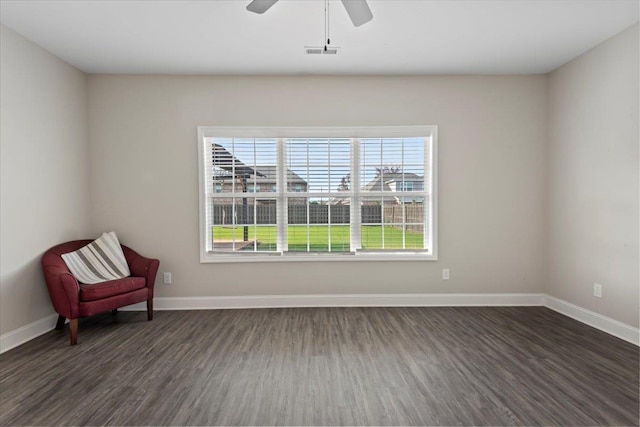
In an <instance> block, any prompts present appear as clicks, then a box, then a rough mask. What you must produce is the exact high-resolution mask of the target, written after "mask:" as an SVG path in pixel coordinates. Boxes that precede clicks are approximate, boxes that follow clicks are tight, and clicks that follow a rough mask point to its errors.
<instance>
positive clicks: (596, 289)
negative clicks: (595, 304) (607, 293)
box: [593, 283, 602, 298]
mask: <svg viewBox="0 0 640 427" xmlns="http://www.w3.org/2000/svg"><path fill="white" fill-rule="evenodd" d="M593 296H594V297H598V298H602V285H601V284H599V283H594V284H593Z"/></svg>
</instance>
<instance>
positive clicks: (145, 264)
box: [129, 255, 160, 286]
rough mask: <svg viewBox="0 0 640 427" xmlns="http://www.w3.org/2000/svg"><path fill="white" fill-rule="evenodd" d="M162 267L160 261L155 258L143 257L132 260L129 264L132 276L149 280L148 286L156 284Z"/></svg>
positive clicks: (139, 256)
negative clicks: (159, 268)
mask: <svg viewBox="0 0 640 427" xmlns="http://www.w3.org/2000/svg"><path fill="white" fill-rule="evenodd" d="M158 267H160V260H157V259H153V258H146V257H143V256H142V255H138V256H137V257H135V258H133V259H132V260H131V264H129V270H131V275H132V276H138V277H145V278H147V280H149V283H147V286H153V285H154V284H155V278H156V273H157V272H158Z"/></svg>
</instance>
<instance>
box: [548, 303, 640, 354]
mask: <svg viewBox="0 0 640 427" xmlns="http://www.w3.org/2000/svg"><path fill="white" fill-rule="evenodd" d="M544 305H545V307H547V308H550V309H551V310H554V311H557V312H558V313H561V314H564V315H565V316H567V317H571V318H572V319H575V320H578V321H580V322H582V323H586V324H587V325H589V326H592V327H594V328H596V329H600V330H601V331H604V332H606V333H608V334H611V335H613V336H615V337H618V338H620V339H623V340H625V341H628V342H630V343H632V344H635V345H640V329H638V328H634V327H633V326H630V325H627V324H626V323H622V322H618V321H617V320H614V319H612V318H610V317H607V316H603V315H602V314H598V313H596V312H594V311H591V310H587V309H586V308H582V307H579V306H577V305H575V304H571V303H570V302H567V301H564V300H561V299H559V298H556V297H552V296H551V295H545V303H544Z"/></svg>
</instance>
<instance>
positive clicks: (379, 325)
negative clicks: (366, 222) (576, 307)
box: [0, 307, 640, 426]
mask: <svg viewBox="0 0 640 427" xmlns="http://www.w3.org/2000/svg"><path fill="white" fill-rule="evenodd" d="M639 362H640V360H639V348H638V347H637V346H634V345H632V344H629V343H626V342H624V341H622V340H619V339H617V338H614V337H612V336H610V335H607V334H605V333H603V332H600V331H598V330H595V329H593V328H590V327H588V326H586V325H584V324H581V323H579V322H577V321H574V320H572V319H569V318H567V317H565V316H562V315H560V314H558V313H555V312H553V311H551V310H548V309H546V308H542V307H455V308H451V307H429V308H296V309H254V310H212V311H172V312H168V311H160V312H157V313H156V316H155V318H154V320H153V321H152V322H147V321H146V314H145V313H143V312H140V313H137V312H119V313H118V314H117V315H116V316H113V315H111V313H106V314H105V315H99V316H95V317H92V318H89V319H84V320H82V321H81V322H80V334H79V344H78V345H77V346H73V347H71V346H69V344H68V331H66V328H65V330H64V331H52V332H50V333H47V334H45V335H43V336H41V337H39V338H37V339H35V340H33V341H31V342H28V343H26V344H24V345H22V346H20V347H18V348H16V349H13V350H11V351H9V352H6V353H4V354H2V355H0V424H2V425H635V426H637V425H638V417H639V404H638V402H639V380H638V378H639V366H640V364H639Z"/></svg>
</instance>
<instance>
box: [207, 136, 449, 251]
mask: <svg viewBox="0 0 640 427" xmlns="http://www.w3.org/2000/svg"><path fill="white" fill-rule="evenodd" d="M198 146H199V162H200V165H199V166H200V167H199V169H200V213H201V221H200V230H201V233H200V234H201V247H200V252H201V262H235V261H283V260H292V261H295V260H318V259H321V260H333V259H335V260H345V259H352V260H368V259H375V260H387V259H388V260H393V259H396V260H397V259H402V260H434V259H437V227H436V223H437V222H436V212H437V210H436V209H435V207H436V201H437V200H436V176H437V175H436V153H437V128H436V127H435V126H421V127H383V128H377V127H373V128H353V129H351V128H349V129H347V128H278V129H276V128H221V127H199V128H198ZM211 190H213V191H211ZM345 256H347V257H346V258H345Z"/></svg>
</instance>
